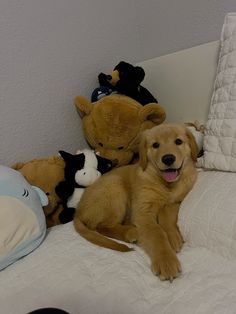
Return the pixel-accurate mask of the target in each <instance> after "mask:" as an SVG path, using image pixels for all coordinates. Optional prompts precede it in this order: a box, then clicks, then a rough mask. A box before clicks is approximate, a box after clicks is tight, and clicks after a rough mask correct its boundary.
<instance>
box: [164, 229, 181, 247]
mask: <svg viewBox="0 0 236 314" xmlns="http://www.w3.org/2000/svg"><path fill="white" fill-rule="evenodd" d="M166 233H167V236H168V240H169V242H170V245H171V247H172V249H173V250H174V251H175V252H179V251H180V250H181V248H182V246H183V244H184V240H183V237H182V235H181V233H180V231H179V230H178V229H177V228H175V229H174V228H173V229H171V230H167V231H166Z"/></svg>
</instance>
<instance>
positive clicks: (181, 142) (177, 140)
mask: <svg viewBox="0 0 236 314" xmlns="http://www.w3.org/2000/svg"><path fill="white" fill-rule="evenodd" d="M175 144H176V145H181V144H183V141H182V140H181V139H180V138H177V139H176V140H175Z"/></svg>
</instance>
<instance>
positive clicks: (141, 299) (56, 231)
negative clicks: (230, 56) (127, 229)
mask: <svg viewBox="0 0 236 314" xmlns="http://www.w3.org/2000/svg"><path fill="white" fill-rule="evenodd" d="M218 46H219V45H218V42H212V43H207V44H205V45H201V46H198V47H194V48H191V49H187V50H184V51H181V52H177V53H174V54H171V55H168V56H163V57H160V58H156V59H152V60H147V61H145V62H143V63H141V65H142V66H143V67H144V68H145V70H146V77H147V79H146V82H145V85H146V86H147V87H148V88H150V90H152V91H153V92H155V91H156V94H157V97H158V99H159V101H160V103H162V104H163V105H164V106H165V108H166V110H167V115H168V120H169V121H177V122H183V121H185V122H187V121H192V120H194V119H198V120H200V121H206V120H207V112H208V110H209V104H210V96H211V93H212V87H213V83H214V76H215V72H216V67H217V56H218ZM202 73H204V75H203V74H202ZM173 108H175V109H176V110H175V109H173ZM235 190H236V174H235V173H232V172H220V171H202V170H200V171H199V176H198V180H197V183H196V185H195V186H194V189H193V190H192V191H191V193H190V194H189V195H188V196H187V198H186V199H185V201H184V202H183V204H182V206H181V209H180V214H179V225H180V229H181V231H182V233H183V236H184V239H185V241H186V242H185V244H184V247H183V249H182V251H181V253H179V254H178V256H179V259H180V261H181V263H182V269H183V272H182V275H181V277H179V278H178V279H176V280H174V281H173V283H170V282H161V281H160V280H159V279H158V278H157V277H155V276H154V275H153V274H152V273H151V271H150V267H149V259H148V257H147V256H146V255H145V254H144V253H143V252H142V250H141V249H140V248H138V247H136V246H135V251H133V252H129V253H119V252H114V251H111V250H108V249H104V248H99V247H97V246H95V245H93V244H91V243H89V242H87V241H86V240H84V239H83V238H81V237H80V236H79V235H78V234H77V233H76V232H75V230H74V228H73V224H72V223H68V224H66V225H60V226H56V227H53V228H51V229H49V230H48V234H47V237H46V239H45V240H44V242H43V243H42V244H41V245H40V246H39V247H38V248H37V249H36V250H35V251H34V252H32V253H31V254H29V255H28V256H26V257H24V258H23V259H21V260H19V261H18V262H16V263H14V264H13V265H11V266H9V267H7V268H6V269H5V270H3V271H1V272H0V282H1V285H0V304H1V306H0V313H1V314H16V313H17V314H26V313H27V312H29V311H32V310H34V309H37V308H40V307H58V308H62V309H64V310H67V311H68V312H69V313H71V314H92V313H97V314H105V313H107V314H108V313H109V314H132V313H135V314H139V313H140V314H143V313H146V314H153V313H159V314H161V313H165V314H167V313H170V314H182V313H186V314H188V313H191V314H193V313H207V314H213V313H214V314H217V313H219V314H222V313H232V314H233V313H236V260H235V258H236V205H235V204H236V193H235Z"/></svg>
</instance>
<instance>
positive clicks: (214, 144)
mask: <svg viewBox="0 0 236 314" xmlns="http://www.w3.org/2000/svg"><path fill="white" fill-rule="evenodd" d="M203 146H204V156H203V157H202V159H201V161H200V162H201V165H202V166H203V167H205V168H208V169H217V170H223V171H236V13H228V14H227V15H226V17H225V20H224V24H223V29H222V33H221V39H220V54H219V61H218V67H217V73H216V79H215V84H214V90H213V95H212V99H211V105H210V110H209V115H208V121H207V123H206V130H205V137H204V143H203Z"/></svg>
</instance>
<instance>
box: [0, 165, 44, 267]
mask: <svg viewBox="0 0 236 314" xmlns="http://www.w3.org/2000/svg"><path fill="white" fill-rule="evenodd" d="M45 205H47V196H46V195H45V194H44V193H43V191H41V190H40V189H39V188H36V187H32V186H31V185H30V184H29V183H28V182H27V181H26V180H25V178H24V177H23V176H22V175H21V173H20V172H18V171H16V170H13V169H11V168H8V167H5V166H0V270H1V269H3V268H5V267H6V266H8V265H10V264H12V263H13V262H15V261H16V260H18V259H19V258H21V257H22V256H25V255H26V254H28V253H30V252H31V251H32V250H34V249H35V248H36V247H37V246H38V245H39V244H40V243H41V242H42V241H43V239H44V237H45V234H46V223H45V216H44V213H43V209H42V206H45Z"/></svg>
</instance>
